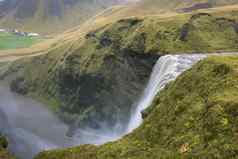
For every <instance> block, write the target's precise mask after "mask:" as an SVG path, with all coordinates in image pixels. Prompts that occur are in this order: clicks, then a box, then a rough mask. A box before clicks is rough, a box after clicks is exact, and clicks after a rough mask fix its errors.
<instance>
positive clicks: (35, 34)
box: [28, 33, 40, 36]
mask: <svg viewBox="0 0 238 159" xmlns="http://www.w3.org/2000/svg"><path fill="white" fill-rule="evenodd" d="M28 36H40V35H39V34H37V33H28Z"/></svg>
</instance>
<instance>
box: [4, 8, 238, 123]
mask: <svg viewBox="0 0 238 159" xmlns="http://www.w3.org/2000/svg"><path fill="white" fill-rule="evenodd" d="M237 19H238V12H237V11H232V12H230V11H229V12H226V13H224V12H222V13H220V12H219V13H210V14H207V13H198V14H194V15H190V14H185V15H179V16H175V17H170V18H166V19H163V18H161V17H156V16H152V17H145V18H144V19H138V18H129V19H124V20H120V21H118V22H116V23H112V24H108V25H106V26H104V27H102V28H99V29H98V30H95V31H92V32H90V33H88V34H87V35H86V37H85V41H84V42H83V43H81V44H79V43H80V42H79V41H78V40H75V41H71V42H70V43H63V44H62V45H61V44H58V45H57V46H55V47H52V48H51V49H50V50H49V52H48V54H46V55H41V56H39V57H34V58H26V59H22V60H19V61H17V62H15V63H13V65H12V66H11V67H10V68H9V70H8V71H7V72H6V73H5V75H8V74H12V73H13V74H15V75H16V77H15V78H14V79H13V81H12V82H11V88H12V90H13V91H15V92H18V93H21V94H28V95H31V96H33V97H37V98H39V97H40V100H43V101H44V102H46V103H47V104H48V105H49V106H50V107H51V108H52V109H53V110H54V111H55V112H57V113H58V114H59V116H60V117H61V118H62V119H64V120H65V121H67V122H69V123H72V121H73V122H76V123H77V125H80V126H84V125H87V124H89V123H90V124H92V125H93V126H94V127H100V124H99V123H98V122H95V121H100V122H106V121H110V122H106V123H107V124H108V125H110V126H112V125H114V124H115V123H116V122H117V121H118V120H119V121H121V122H126V121H127V120H128V113H129V110H130V107H131V105H132V103H133V101H134V100H135V98H136V97H137V96H138V93H139V92H141V91H142V89H143V87H144V85H145V83H146V81H147V79H148V77H149V73H150V72H151V69H152V67H153V64H154V63H155V61H156V60H157V59H158V57H159V56H160V55H161V54H168V53H171V54H173V53H193V52H206V53H207V52H215V51H237V50H238V47H237V46H238V45H237V43H238V34H237ZM35 66H37V68H36V67H35ZM32 68H34V69H32ZM16 72H18V73H16ZM89 86H90V87H89ZM111 112H115V114H119V115H115V114H114V113H111ZM95 119H97V120H95Z"/></svg>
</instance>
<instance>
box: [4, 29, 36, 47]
mask: <svg viewBox="0 0 238 159" xmlns="http://www.w3.org/2000/svg"><path fill="white" fill-rule="evenodd" d="M39 41H40V38H38V37H26V36H19V35H14V34H12V33H5V32H0V50H4V49H17V48H26V47H30V46H31V45H33V44H35V43H37V42H39Z"/></svg>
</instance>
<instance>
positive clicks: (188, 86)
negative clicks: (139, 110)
mask: <svg viewBox="0 0 238 159" xmlns="http://www.w3.org/2000/svg"><path fill="white" fill-rule="evenodd" d="M237 69H238V57H235V56H234V57H233V56H230V57H218V56H214V57H209V58H207V59H205V60H203V61H201V62H199V63H198V64H196V65H195V66H194V67H193V68H192V69H190V70H188V71H186V72H185V73H184V74H182V75H181V76H180V77H178V78H177V80H176V81H174V82H172V83H170V84H169V85H168V86H167V87H166V88H165V89H164V90H163V91H161V92H160V94H159V95H158V96H157V97H156V99H155V100H154V102H153V105H152V106H151V108H150V111H149V112H150V113H149V114H148V115H147V117H146V118H145V120H144V122H143V124H142V125H141V126H140V127H139V128H138V129H136V130H135V131H134V132H133V133H131V134H130V135H127V136H125V137H124V138H123V139H121V140H119V141H117V142H112V143H108V144H105V145H102V146H98V147H94V146H92V147H88V146H86V147H87V148H88V149H86V150H85V146H81V147H77V148H73V149H65V150H63V151H62V150H57V151H49V152H43V153H41V154H40V155H39V156H37V157H36V159H54V158H57V159H72V158H84V159H87V158H90V159H155V158H170V159H171V158H176V159H177V158H221V159H225V158H234V159H235V158H237V156H238V153H237V152H238V147H237V145H238V141H237V133H236V132H237V130H238V127H237V120H238V118H237V112H238V87H237V86H238V76H237ZM89 153H90V154H92V156H90V157H89V156H87V154H89ZM82 156H84V157H82Z"/></svg>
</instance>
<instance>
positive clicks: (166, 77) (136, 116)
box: [126, 54, 206, 133]
mask: <svg viewBox="0 0 238 159" xmlns="http://www.w3.org/2000/svg"><path fill="white" fill-rule="evenodd" d="M205 57H206V55H199V54H193V55H166V56H162V57H161V58H159V60H158V61H157V63H156V65H155V66H154V69H153V72H152V74H151V76H150V79H149V82H148V84H147V86H146V88H145V90H144V92H143V94H142V96H141V98H140V99H139V100H138V102H137V103H135V106H134V108H133V110H132V114H131V118H130V121H129V124H128V128H127V132H126V133H130V132H131V131H133V130H134V129H136V128H137V127H139V126H140V124H141V123H142V121H143V119H142V114H141V112H142V111H143V110H145V109H146V108H147V107H149V106H150V105H151V104H152V102H153V100H154V98H155V96H156V95H157V94H158V92H159V91H160V90H161V89H163V88H164V86H165V85H166V84H168V83H169V82H170V81H172V80H175V79H176V77H178V76H179V75H180V74H181V73H183V72H184V71H186V70H188V69H189V68H191V67H192V66H193V64H195V63H197V62H198V61H200V60H201V59H203V58H205Z"/></svg>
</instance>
